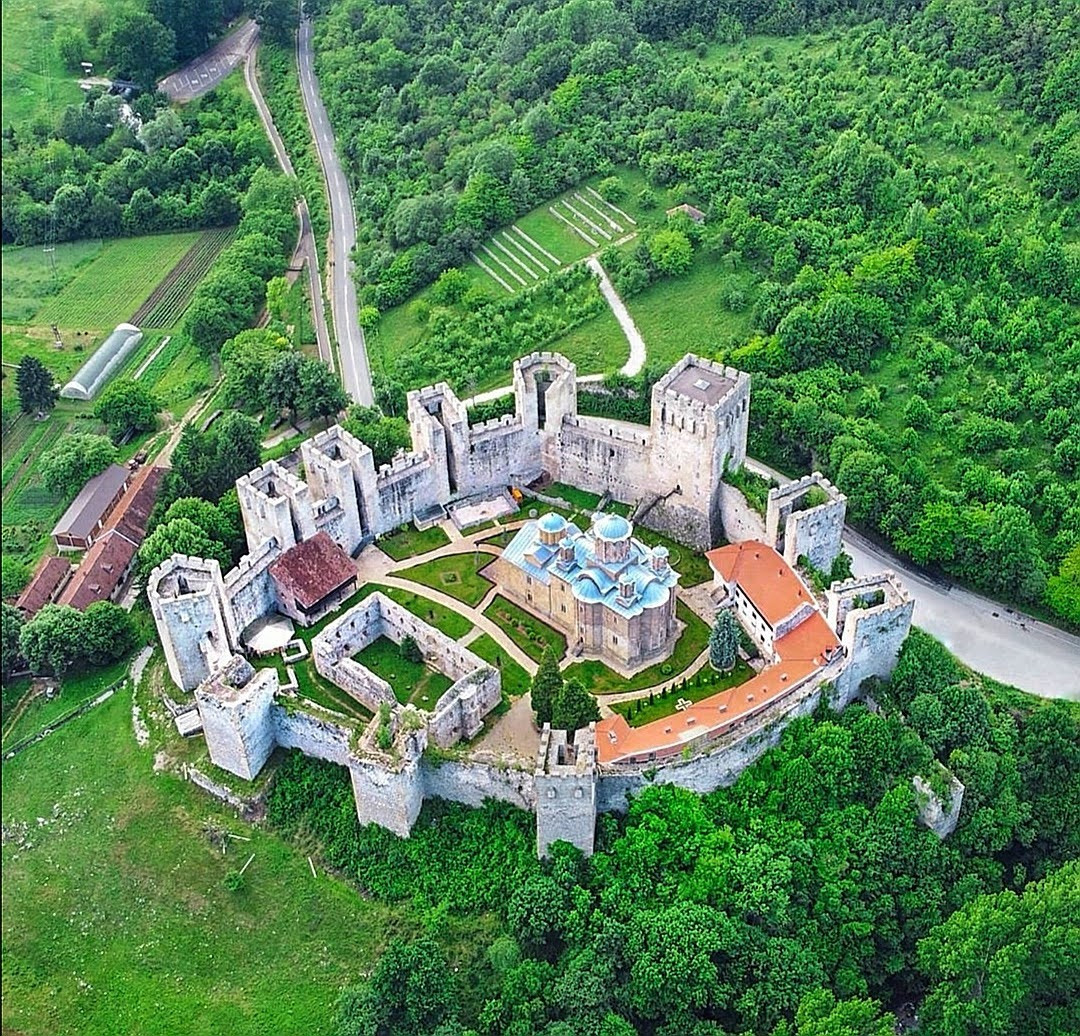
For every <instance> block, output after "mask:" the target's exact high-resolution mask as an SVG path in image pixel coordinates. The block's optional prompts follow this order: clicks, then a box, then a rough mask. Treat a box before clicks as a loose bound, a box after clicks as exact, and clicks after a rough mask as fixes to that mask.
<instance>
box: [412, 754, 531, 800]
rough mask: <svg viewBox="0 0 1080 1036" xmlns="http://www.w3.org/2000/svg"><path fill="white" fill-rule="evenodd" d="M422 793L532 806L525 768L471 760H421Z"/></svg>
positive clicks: (435, 796)
mask: <svg viewBox="0 0 1080 1036" xmlns="http://www.w3.org/2000/svg"><path fill="white" fill-rule="evenodd" d="M423 780H424V797H425V798H429V799H446V800H447V801H449V802H460V803H462V804H463V805H466V806H472V807H474V808H478V807H480V806H482V805H483V804H484V800H485V799H498V800H499V801H500V802H509V803H510V804H511V805H512V806H517V808H518V809H526V810H528V811H529V812H532V811H533V810H534V809H535V808H536V786H535V784H534V781H533V774H532V772H531V771H527V770H515V769H513V768H511V767H500V766H497V765H494V764H492V763H483V762H476V761H473V760H468V759H462V760H457V759H453V760H433V759H430V758H428V757H427V756H425V757H424V761H423Z"/></svg>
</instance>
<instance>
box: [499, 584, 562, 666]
mask: <svg viewBox="0 0 1080 1036" xmlns="http://www.w3.org/2000/svg"><path fill="white" fill-rule="evenodd" d="M484 614H485V615H486V616H487V617H488V618H489V619H491V621H492V622H494V623H495V624H496V625H497V626H498V627H499V628H500V629H501V630H503V631H504V632H505V633H506V635H507V636H508V637H509V638H510V639H511V640H512V641H513V642H514V643H515V644H517V646H518V647H519V648H521V650H522V651H524V652H525V654H527V655H528V656H529V658H531V659H533V661H535V662H539V661H540V658H541V657H542V656H543V654H544V648H545V647H551V648H554V650H555V654H556V655H557V656H558V657H559V658H562V656H563V655H565V654H566V638H565V637H564V636H563V635H562V634H561V633H560V632H559V631H558V630H556V629H552V628H551V627H550V626H549V625H548V624H547V623H546V622H541V621H540V620H539V619H537V618H536V617H535V616H532V615H530V614H529V613H528V612H526V611H523V610H522V609H521V608H519V607H518V606H517V605H516V604H513V603H511V602H510V601H508V600H507V599H506V598H505V597H503V596H502V595H501V594H500V595H499V596H497V597H496V598H495V599H494V600H493V601H492V602H491V604H489V605H488V606H487V607H486V608H485V609H484Z"/></svg>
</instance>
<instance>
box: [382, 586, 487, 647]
mask: <svg viewBox="0 0 1080 1036" xmlns="http://www.w3.org/2000/svg"><path fill="white" fill-rule="evenodd" d="M371 589H372V590H381V591H382V592H383V593H384V594H386V596H387V597H389V598H390V600H391V601H395V602H396V603H398V604H400V605H401V607H402V608H408V609H409V611H411V612H412V613H413V615H419V616H420V618H421V619H423V620H424V622H427V623H429V624H430V625H432V626H434V627H435V628H436V629H437V630H439V631H441V632H442V633H445V634H446V635H447V636H448V637H451V638H452V639H453V640H461V638H462V637H464V636H465V634H466V633H468V632H469V630H471V629H472V628H473V624H472V623H471V622H469V620H468V619H467V618H465V616H464V615H460V614H458V613H457V612H455V611H451V610H450V609H449V608H447V607H445V606H443V605H441V604H438V603H436V602H435V601H430V600H428V599H427V598H426V597H422V596H421V595H420V594H414V593H412V592H411V591H409V590H402V589H401V588H400V587H397V586H378V585H376V584H372V585H371Z"/></svg>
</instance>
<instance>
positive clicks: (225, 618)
mask: <svg viewBox="0 0 1080 1036" xmlns="http://www.w3.org/2000/svg"><path fill="white" fill-rule="evenodd" d="M146 595H147V598H148V599H149V601H150V612H151V614H152V615H153V616H154V623H155V625H156V626H157V631H158V637H159V638H160V640H161V646H162V649H163V650H164V652H165V661H166V662H167V663H168V665H169V673H170V674H171V676H172V678H173V681H174V682H175V683H176V685H177V686H178V687H181V688H183V689H184V690H185V691H190V690H193V689H194V688H195V687H197V686H198V685H199V684H200V683H202V682H203V680H205V679H206V678H207V677H209V676H210V675H211V673H213V672H214V671H215V670H217V669H218V668H220V667H221V666H222V665H224V664H225V663H226V662H227V661H228V660H229V659H230V658H231V657H232V655H233V652H234V651H235V650H236V649H237V647H238V644H239V631H238V630H236V629H235V628H234V622H233V615H232V610H231V608H230V607H229V602H228V598H227V596H226V593H225V582H224V580H223V579H222V576H221V566H220V565H219V564H218V563H217V562H216V561H214V560H207V559H204V558H189V557H187V556H186V555H184V554H174V555H173V556H172V557H171V558H169V559H168V560H167V561H163V562H162V563H161V564H160V565H158V567H157V568H155V569H154V570H153V572H151V573H150V578H149V579H148V580H147V583H146Z"/></svg>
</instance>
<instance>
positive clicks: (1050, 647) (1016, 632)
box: [746, 457, 1080, 701]
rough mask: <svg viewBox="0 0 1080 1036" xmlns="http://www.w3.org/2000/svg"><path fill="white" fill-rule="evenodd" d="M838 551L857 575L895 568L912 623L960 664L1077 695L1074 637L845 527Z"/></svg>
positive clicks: (1046, 693)
mask: <svg viewBox="0 0 1080 1036" xmlns="http://www.w3.org/2000/svg"><path fill="white" fill-rule="evenodd" d="M746 467H747V468H748V469H749V470H750V471H753V472H754V473H755V474H758V475H762V476H764V477H765V478H775V479H776V480H777V481H778V482H780V483H786V482H790V481H791V479H789V478H787V477H786V476H785V475H783V474H781V473H780V472H778V471H775V470H774V469H773V468H770V467H767V466H766V465H764V464H762V463H760V462H759V461H755V460H752V459H751V458H749V457H747V459H746ZM844 550H845V551H847V553H848V554H850V555H851V558H852V562H853V563H852V571H853V572H854V573H855V575H857V576H867V575H873V574H874V573H876V572H882V571H885V570H889V571H892V572H895V573H896V574H897V575H898V576H899V577H900V579H901V581H902V582H903V584H904V586H905V587H906V588H907V590H908V592H909V593H910V594H911V596H912V597H913V598H914V599H915V619H914V621H915V623H916V625H918V626H919V627H921V628H922V629H924V630H926V631H927V632H928V633H932V634H933V635H934V636H935V637H937V639H938V640H940V641H941V642H942V643H943V644H944V645H945V646H946V647H947V648H948V649H949V650H950V651H951V652H952V653H953V654H954V655H956V657H957V658H959V659H960V661H961V662H963V663H964V664H965V665H969V666H971V668H972V669H974V670H976V671H977V672H980V673H984V674H986V675H987V676H989V677H991V678H992V679H994V680H1000V681H1001V682H1002V683H1006V684H1011V685H1012V686H1013V687H1019V688H1020V690H1022V691H1028V692H1029V693H1030V694H1037V695H1039V696H1040V697H1042V698H1071V699H1072V700H1073V701H1080V637H1075V636H1073V635H1072V634H1071V633H1066V632H1065V631H1064V630H1060V629H1058V628H1057V627H1056V626H1051V625H1050V624H1049V623H1045V622H1040V621H1039V620H1038V619H1035V618H1032V617H1031V616H1030V615H1025V614H1024V613H1023V612H1018V611H1016V610H1015V609H1012V608H1007V607H1006V606H1005V605H1003V604H1001V603H1000V602H999V601H992V600H990V599H989V598H988V597H982V596H980V595H979V594H975V593H972V592H971V591H970V590H964V589H962V588H961V587H958V586H953V585H951V584H949V583H943V582H939V581H937V580H935V579H932V578H931V577H930V576H928V575H927V574H926V573H924V572H922V571H920V570H918V569H916V568H915V567H914V566H912V565H911V564H909V563H908V562H906V561H904V560H903V559H902V558H900V557H898V556H897V555H895V554H893V553H892V552H891V551H888V550H886V549H885V548H883V547H880V546H879V545H878V544H876V543H874V542H873V541H871V540H869V539H867V538H866V537H865V536H863V535H862V533H860V532H857V531H856V530H855V529H853V528H852V527H851V526H850V525H846V526H844Z"/></svg>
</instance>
